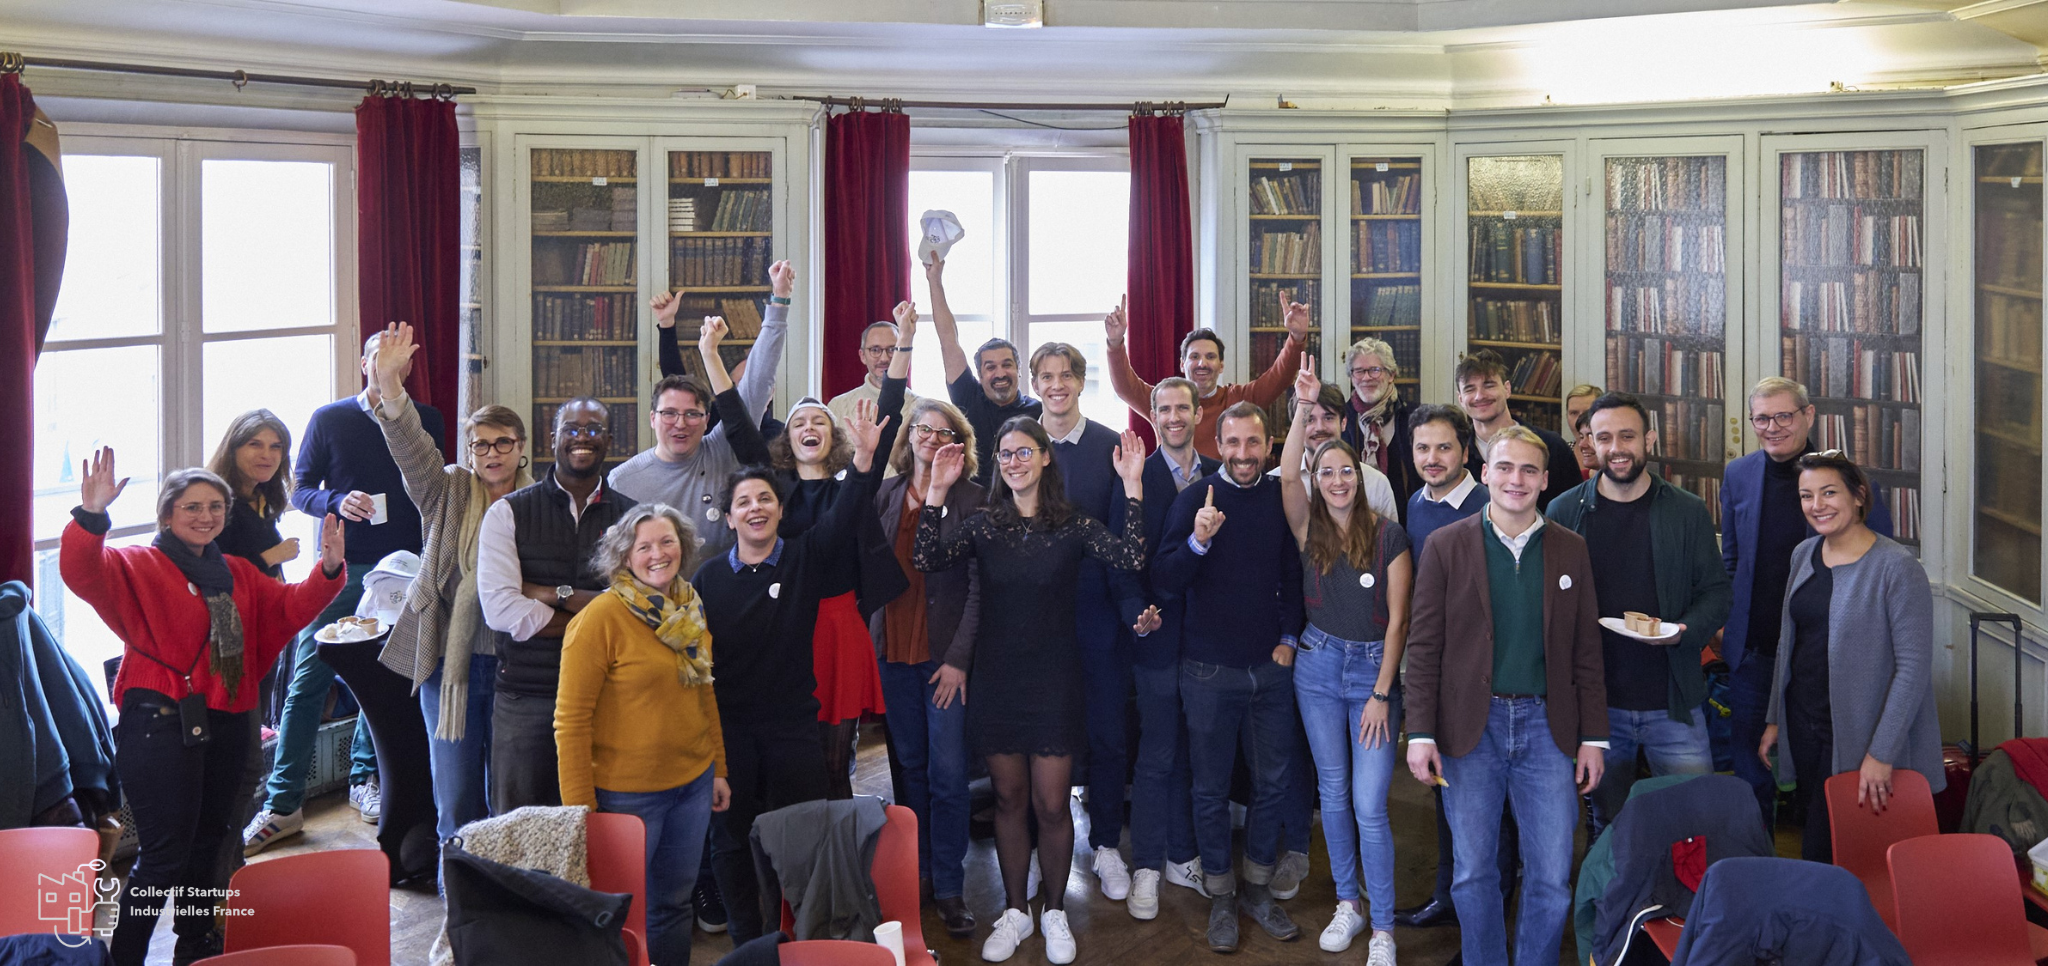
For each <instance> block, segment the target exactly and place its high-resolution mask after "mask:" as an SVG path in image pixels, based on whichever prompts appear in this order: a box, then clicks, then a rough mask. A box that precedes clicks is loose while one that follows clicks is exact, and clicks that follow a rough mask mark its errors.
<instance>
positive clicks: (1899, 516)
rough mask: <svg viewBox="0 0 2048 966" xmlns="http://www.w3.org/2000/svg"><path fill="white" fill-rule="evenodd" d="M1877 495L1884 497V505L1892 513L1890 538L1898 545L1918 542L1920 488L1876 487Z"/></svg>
mask: <svg viewBox="0 0 2048 966" xmlns="http://www.w3.org/2000/svg"><path fill="white" fill-rule="evenodd" d="M1876 489H1877V491H1878V493H1880V494H1882V495H1883V496H1884V505H1885V506H1888V507H1890V508H1891V511H1892V537H1893V538H1894V539H1896V540H1898V541H1899V542H1900V543H1907V544H1915V545H1917V544H1919V542H1920V488H1919V487H1917V486H1878V487H1876Z"/></svg>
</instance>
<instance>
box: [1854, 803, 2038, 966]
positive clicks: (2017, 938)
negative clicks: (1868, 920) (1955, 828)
mask: <svg viewBox="0 0 2048 966" xmlns="http://www.w3.org/2000/svg"><path fill="white" fill-rule="evenodd" d="M1889 859H1890V866H1891V880H1892V897H1893V907H1894V908H1895V909H1897V910H1898V922H1897V927H1896V928H1897V931H1898V934H1899V944H1900V945H1903V946H1905V947H1906V953H1907V955H1909V956H1911V957H1913V962H1914V963H1915V964H1916V966H2030V964H2032V963H2033V962H2034V952H2033V947H2032V945H2031V944H2030V942H2029V939H2028V933H2029V932H2030V931H2032V930H2040V927H2039V926H2034V925H2032V924H2030V923H2028V922H2027V904H2026V902H2025V901H2024V900H2022V899H2021V898H2020V885H2019V883H2018V882H2016V881H2014V880H2013V877H2012V875H2011V871H2012V847H2011V846H2009V845H2007V844H2006V842H2005V840H2004V839H2002V838H1999V837H1998V836H1995V835H1929V836H1925V837H1922V838H1917V839H1907V840H1906V841H1904V842H1900V843H1898V844H1896V845H1893V846H1892V847H1891V850H1890V853H1889ZM2042 931H2044V932H2048V930H2042Z"/></svg>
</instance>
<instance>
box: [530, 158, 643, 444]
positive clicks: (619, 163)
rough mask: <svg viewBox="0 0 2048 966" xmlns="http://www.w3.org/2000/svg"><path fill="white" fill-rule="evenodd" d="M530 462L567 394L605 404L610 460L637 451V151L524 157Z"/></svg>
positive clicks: (638, 330)
mask: <svg viewBox="0 0 2048 966" xmlns="http://www.w3.org/2000/svg"><path fill="white" fill-rule="evenodd" d="M530 165H531V170H530V180H531V182H532V187H531V189H530V192H531V196H530V198H529V204H530V208H529V221H530V224H531V228H530V232H531V250H532V253H533V254H532V259H533V261H532V266H531V278H532V284H531V293H530V295H531V298H532V316H531V325H532V339H531V344H532V351H533V356H532V359H533V368H532V390H533V426H532V429H531V434H532V436H533V441H534V456H533V458H534V461H535V462H536V463H546V462H550V461H552V460H553V458H554V457H553V454H552V450H551V448H550V447H549V446H548V439H549V431H550V428H551V427H552V426H553V425H554V418H555V410H556V409H557V408H558V407H559V406H560V404H561V403H562V402H563V401H565V400H567V399H569V398H570V397H574V396H581V395H592V396H596V397H598V398H599V399H602V400H605V401H606V402H607V404H608V405H610V406H611V428H612V439H611V455H610V456H609V457H608V458H607V461H608V462H611V463H619V462H623V461H625V460H626V459H628V458H630V457H632V455H633V454H635V453H637V452H639V450H640V432H639V425H640V421H639V419H638V412H639V410H638V408H637V404H638V402H639V398H640V388H641V387H640V379H639V363H638V359H639V348H638V347H639V344H640V341H639V340H640V336H639V332H640V312H639V305H640V301H639V298H640V296H639V272H638V266H639V264H640V259H639V179H638V177H637V175H638V171H639V152H637V151H634V150H630V149H624V150H613V149H585V148H534V149H533V150H532V152H531V155H530Z"/></svg>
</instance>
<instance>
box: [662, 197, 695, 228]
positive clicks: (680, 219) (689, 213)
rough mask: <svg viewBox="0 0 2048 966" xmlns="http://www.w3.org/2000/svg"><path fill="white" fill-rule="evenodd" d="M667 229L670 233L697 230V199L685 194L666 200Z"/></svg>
mask: <svg viewBox="0 0 2048 966" xmlns="http://www.w3.org/2000/svg"><path fill="white" fill-rule="evenodd" d="M668 230H669V233H670V234H675V233H677V232H685V231H696V230H697V199H695V198H692V197H688V196H685V197H682V198H670V199H669V200H668Z"/></svg>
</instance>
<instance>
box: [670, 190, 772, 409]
mask: <svg viewBox="0 0 2048 966" xmlns="http://www.w3.org/2000/svg"><path fill="white" fill-rule="evenodd" d="M667 159H668V192H667V216H666V217H667V232H668V256H669V258H668V269H669V278H668V284H669V289H670V291H673V292H675V293H676V295H677V296H678V297H679V298H680V299H681V300H682V304H681V305H680V306H678V307H677V309H676V327H675V331H674V333H673V335H674V337H675V338H676V339H678V340H679V341H680V348H681V349H682V357H683V367H684V369H685V371H687V372H688V373H689V374H690V375H691V376H693V377H695V378H697V379H698V380H700V381H701V380H702V379H703V378H704V361H703V358H702V356H701V355H700V354H699V353H698V351H697V334H698V332H699V330H700V328H701V327H702V325H703V321H704V317H705V316H707V315H722V316H724V317H725V321H726V325H727V326H728V329H729V334H728V335H727V336H726V339H725V341H724V342H723V343H722V344H721V345H720V346H719V352H718V354H719V356H720V357H721V358H722V359H723V360H724V361H725V365H726V368H727V369H728V370H730V369H732V368H733V367H735V366H737V365H739V364H740V362H741V361H743V360H744V359H746V357H747V350H748V349H749V348H751V347H752V346H753V344H754V340H755V338H756V337H758V336H759V335H760V332H761V307H762V305H763V304H765V303H766V301H767V299H768V292H769V287H768V266H769V265H770V264H771V263H772V262H773V261H774V253H775V250H776V238H775V231H774V225H775V209H774V194H773V191H774V189H773V176H774V170H775V168H774V164H775V155H774V153H773V152H769V151H669V152H667ZM669 334H670V333H665V332H657V333H656V338H665V337H667V336H668V335H669Z"/></svg>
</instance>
